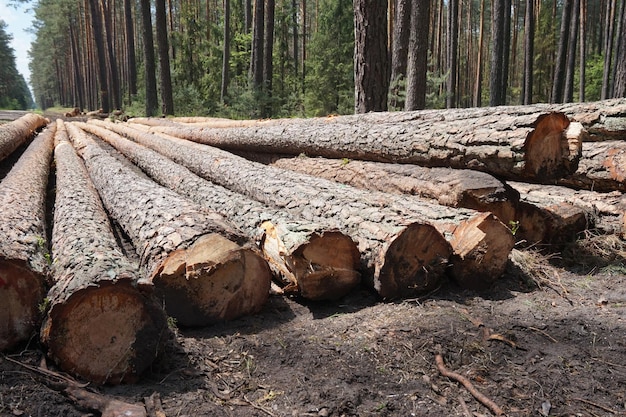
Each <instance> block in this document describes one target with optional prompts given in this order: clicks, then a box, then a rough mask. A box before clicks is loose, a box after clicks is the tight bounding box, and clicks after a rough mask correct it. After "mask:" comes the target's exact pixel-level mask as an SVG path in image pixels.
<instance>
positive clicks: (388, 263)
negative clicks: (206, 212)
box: [129, 131, 451, 299]
mask: <svg viewBox="0 0 626 417" xmlns="http://www.w3.org/2000/svg"><path fill="white" fill-rule="evenodd" d="M129 137H131V138H132V139H133V140H135V141H137V142H138V143H141V144H143V145H146V146H148V147H151V148H153V149H155V150H157V151H158V152H159V153H161V154H163V155H165V156H167V157H168V158H171V159H172V160H174V161H176V162H178V163H180V164H181V165H184V166H186V167H187V168H188V169H189V170H191V171H192V172H194V173H196V174H197V175H198V176H200V177H202V178H205V179H208V180H213V182H215V183H218V184H220V185H222V186H224V187H226V188H229V189H231V190H233V191H235V192H241V193H242V194H244V195H246V196H248V197H250V198H253V199H255V200H257V201H260V202H262V203H264V204H267V205H270V206H273V207H276V208H278V209H281V210H288V211H291V212H292V213H293V214H294V215H295V216H298V217H300V218H303V219H305V220H307V221H312V222H316V223H317V222H328V223H329V224H331V225H333V226H334V227H336V228H337V229H339V230H341V231H342V232H343V233H345V234H347V235H349V236H351V237H352V238H353V239H354V240H355V241H356V242H357V244H358V248H359V251H360V252H361V260H362V270H363V277H364V281H365V283H366V284H368V285H369V286H370V287H371V288H374V289H375V290H376V291H377V293H378V294H379V295H380V296H381V297H382V298H384V299H394V298H403V297H411V296H414V295H417V294H423V293H425V292H429V291H431V290H432V289H434V288H437V286H438V285H439V284H440V280H441V278H442V277H443V275H444V270H445V268H446V264H447V260H448V258H449V256H450V253H451V248H450V245H449V243H448V242H447V241H446V240H445V238H444V237H443V236H442V235H441V233H439V232H438V231H437V230H436V229H435V228H434V227H433V226H431V225H429V224H426V223H424V222H423V221H422V220H417V219H415V218H409V217H408V216H401V215H398V214H397V213H396V212H393V211H391V210H389V209H387V208H386V207H385V204H384V203H381V202H368V201H362V200H357V199H353V198H351V197H350V196H349V195H348V194H346V193H345V192H341V193H335V194H333V195H332V196H331V195H330V194H329V193H328V192H327V191H325V190H322V189H319V190H318V189H315V190H313V191H311V189H310V187H305V186H302V185H301V184H299V183H298V181H297V180H294V178H293V177H289V178H283V177H282V170H280V171H272V170H270V171H268V170H267V167H264V166H262V165H261V164H255V163H253V162H249V161H246V160H245V159H243V158H239V157H236V156H235V155H232V154H230V153H228V152H224V151H220V150H218V149H214V148H208V147H205V146H203V145H198V144H194V143H191V142H187V141H184V140H180V139H177V138H170V139H168V138H165V137H162V136H160V135H154V134H151V133H144V132H140V131H136V132H135V133H134V134H132V135H130V134H129ZM205 151H212V152H217V153H218V154H219V155H221V156H220V157H219V158H215V157H214V154H213V153H208V154H205ZM218 159H219V161H221V162H222V163H223V164H222V166H221V168H219V167H218V166H219V165H220V164H218ZM213 164H215V166H213ZM214 168H219V169H217V170H215V169H214ZM274 170H277V168H275V169H274Z"/></svg>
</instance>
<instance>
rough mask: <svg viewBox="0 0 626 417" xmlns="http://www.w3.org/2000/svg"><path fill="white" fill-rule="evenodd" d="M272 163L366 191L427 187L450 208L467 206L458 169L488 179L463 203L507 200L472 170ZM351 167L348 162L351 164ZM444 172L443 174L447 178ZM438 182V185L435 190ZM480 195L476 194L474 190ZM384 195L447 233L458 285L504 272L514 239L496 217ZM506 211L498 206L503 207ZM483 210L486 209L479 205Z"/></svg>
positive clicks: (332, 162)
mask: <svg viewBox="0 0 626 417" xmlns="http://www.w3.org/2000/svg"><path fill="white" fill-rule="evenodd" d="M326 162H328V163H326ZM346 162H347V163H346ZM273 165H274V166H278V167H280V168H285V169H290V170H293V171H298V172H302V173H305V174H309V175H314V176H316V177H321V178H325V179H329V180H333V181H337V182H341V183H344V184H348V185H351V186H355V187H358V188H360V189H363V188H364V189H367V190H376V191H383V192H392V193H396V194H417V195H420V194H421V195H423V194H422V193H419V192H417V193H416V190H417V189H419V187H420V186H424V188H427V189H430V191H426V194H427V197H428V198H431V199H432V198H437V199H440V200H442V201H443V202H444V203H445V205H447V206H451V207H458V206H461V207H466V206H464V205H463V204H460V203H461V199H462V197H461V195H462V194H463V190H462V188H463V187H462V186H461V185H460V184H459V182H460V181H459V177H460V176H462V175H463V172H465V173H466V174H465V175H467V177H468V178H470V177H471V176H472V175H474V173H475V175H474V179H475V180H476V179H479V178H480V177H482V178H484V179H486V180H487V181H485V183H484V185H483V187H484V188H483V189H482V190H483V191H482V192H483V193H487V194H488V195H489V194H490V195H491V196H490V197H487V198H482V199H481V198H476V197H475V196H467V200H468V205H469V204H472V205H475V206H478V207H476V208H477V209H480V208H481V207H485V205H487V203H486V202H485V201H486V200H489V199H493V200H500V201H499V202H500V203H503V202H504V201H506V198H505V197H503V196H504V195H505V193H506V192H507V190H506V188H505V187H504V185H503V184H502V183H501V182H499V181H497V180H496V179H495V178H493V177H491V176H489V175H487V174H484V173H481V172H475V171H467V170H466V171H454V170H447V169H444V168H440V169H434V170H435V172H432V171H430V169H428V168H421V167H415V166H410V165H406V164H404V165H399V164H385V163H376V162H365V161H352V162H349V161H345V160H329V159H322V158H295V159H291V160H287V159H282V160H280V161H276V162H275V163H274V164H273ZM350 165H352V166H351V167H350ZM420 173H421V174H422V175H421V176H420ZM414 174H415V175H414ZM437 174H440V175H442V178H440V179H438V180H435V179H434V177H435V176H437ZM443 175H448V179H447V181H446V179H445V178H444V177H443ZM450 177H455V178H454V179H453V178H450ZM485 177H486V178H485ZM304 178H305V179H306V178H307V177H304ZM470 182H471V181H468V182H467V183H466V184H465V185H466V186H469V183H470ZM479 182H480V180H478V181H476V182H474V183H473V184H474V187H475V188H476V185H477V184H478V183H479ZM311 185H314V184H311ZM412 186H414V187H416V188H413V187H412ZM438 186H439V187H441V188H440V189H437V187H438ZM486 190H491V191H486ZM356 191H359V190H356ZM356 191H351V194H352V195H353V196H354V197H357V198H362V199H367V198H368V197H371V196H368V195H367V194H366V193H363V194H361V193H357V192H356ZM498 192H499V193H500V194H501V196H500V197H497V194H498ZM479 193H481V192H480V191H479V192H478V193H477V194H479ZM455 194H456V196H455ZM467 194H469V193H467ZM510 194H515V193H510ZM513 197H515V196H513ZM383 198H384V197H383ZM389 198H390V200H391V201H392V204H393V205H394V207H395V206H397V207H399V208H401V209H402V210H404V211H406V212H407V213H411V214H412V215H416V216H419V217H421V218H424V219H427V220H428V221H429V222H432V223H433V224H434V225H435V226H436V227H437V228H438V229H439V230H440V231H441V232H442V233H445V234H449V240H450V242H451V243H452V250H453V257H452V260H451V262H452V264H453V267H452V272H453V277H454V278H455V279H456V280H457V281H458V282H459V283H462V284H463V285H465V286H468V287H470V286H471V287H481V286H482V287H484V286H486V285H488V284H489V283H491V282H492V281H493V280H494V279H495V278H497V277H499V276H500V275H502V273H503V272H504V268H505V266H506V263H507V257H508V254H509V252H510V251H511V249H512V248H513V244H514V240H513V237H512V235H511V232H510V231H509V230H508V229H507V228H506V227H505V226H504V224H502V222H501V221H499V220H498V219H496V218H494V217H493V216H491V215H484V214H479V213H477V212H474V211H473V210H461V209H457V210H452V209H448V208H444V207H441V206H438V205H435V204H432V203H430V202H427V201H425V200H422V199H409V200H407V199H405V198H401V197H400V198H397V197H395V196H393V197H391V196H390V197H389ZM481 200H482V201H481ZM407 203H408V204H407ZM513 203H515V202H513ZM502 205H503V206H504V204H502ZM505 209H506V208H504V207H503V210H505ZM514 209H515V205H511V206H510V210H513V211H514ZM482 211H486V210H484V209H483V210H482ZM485 259H488V260H489V262H485ZM477 276H481V277H482V278H481V279H482V280H484V282H482V283H481V279H477V278H476V277H477Z"/></svg>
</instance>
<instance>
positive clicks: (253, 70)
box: [250, 0, 265, 89]
mask: <svg viewBox="0 0 626 417" xmlns="http://www.w3.org/2000/svg"><path fill="white" fill-rule="evenodd" d="M264 15H265V7H264V4H263V0H255V2H254V26H253V28H252V48H251V51H252V56H251V58H250V77H251V79H252V86H253V87H254V88H255V89H259V88H261V86H262V85H263V62H264V61H263V33H264V29H263V27H264V24H265V18H264Z"/></svg>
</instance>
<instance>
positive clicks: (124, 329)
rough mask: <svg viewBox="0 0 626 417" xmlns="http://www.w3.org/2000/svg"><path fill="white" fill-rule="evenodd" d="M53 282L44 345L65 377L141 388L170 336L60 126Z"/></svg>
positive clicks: (53, 234) (58, 131)
mask: <svg viewBox="0 0 626 417" xmlns="http://www.w3.org/2000/svg"><path fill="white" fill-rule="evenodd" d="M55 164H56V170H57V172H56V198H55V211H54V227H53V231H52V258H53V262H52V276H53V279H54V282H55V285H54V286H53V287H52V288H51V290H50V292H49V293H48V307H49V308H48V311H47V316H46V319H45V320H44V324H43V326H42V329H41V339H42V341H43V343H44V344H46V345H47V346H48V355H49V356H50V357H51V358H53V359H54V361H55V362H56V363H57V364H58V365H59V366H60V367H61V368H62V369H64V370H65V371H67V372H70V373H72V374H74V375H78V376H80V377H81V378H84V379H86V380H88V381H90V382H94V383H96V384H104V383H112V384H118V383H121V382H124V381H126V382H132V381H135V380H136V379H137V378H138V376H139V375H140V374H141V373H142V372H143V371H145V370H146V369H147V368H148V367H149V366H150V365H151V364H152V362H153V361H154V359H155V358H156V356H157V354H158V352H159V350H160V347H161V345H162V342H163V341H164V340H165V338H164V336H165V334H166V332H167V320H166V317H165V313H164V312H163V310H162V309H161V308H160V306H159V304H158V302H157V301H156V299H154V298H153V296H152V294H151V293H152V289H153V288H152V286H151V285H150V284H149V283H141V282H139V279H138V276H139V271H138V269H137V266H136V265H133V264H132V263H131V262H130V261H129V260H128V259H127V258H126V256H124V254H123V253H122V251H121V249H120V248H119V246H118V244H117V242H116V240H115V236H114V234H113V231H112V229H111V227H110V224H109V219H108V217H107V215H106V213H105V211H104V208H103V207H102V203H101V202H100V197H99V196H98V192H97V191H96V189H95V188H94V186H93V184H92V183H91V180H90V179H89V175H88V173H87V171H86V169H85V167H84V165H83V164H82V162H81V160H80V158H79V157H78V155H76V152H75V151H74V149H73V148H72V146H71V145H70V143H69V142H68V138H67V133H66V131H65V127H64V124H63V122H62V121H61V120H58V122H57V134H56V146H55Z"/></svg>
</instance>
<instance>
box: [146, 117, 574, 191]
mask: <svg viewBox="0 0 626 417" xmlns="http://www.w3.org/2000/svg"><path fill="white" fill-rule="evenodd" d="M342 117H343V116H339V117H334V118H329V119H328V118H327V119H288V120H282V121H280V122H278V121H276V122H273V123H271V124H268V125H266V126H265V125H264V126H263V127H242V128H228V129H226V128H222V129H218V128H202V127H189V126H184V125H182V124H177V126H155V127H153V129H154V130H155V131H159V132H163V133H168V134H171V135H174V136H177V137H180V138H183V139H188V140H192V141H196V142H199V143H203V144H208V145H212V146H217V147H220V148H224V149H228V150H235V151H251V152H276V151H277V150H280V152H281V153H288V154H291V155H299V154H301V153H304V154H306V155H309V156H324V157H328V158H350V159H365V160H371V161H381V162H400V163H414V164H417V165H424V166H445V167H452V168H470V169H475V170H479V171H484V172H488V173H491V174H493V175H495V176H498V177H501V178H513V179H515V178H517V179H520V178H524V179H531V180H533V181H538V182H541V181H547V180H550V179H554V178H559V177H562V176H564V175H566V174H569V173H572V172H574V171H575V170H576V167H577V163H578V158H579V156H580V147H581V143H582V140H583V137H584V136H585V131H584V130H583V129H582V125H580V124H579V123H570V121H569V119H568V118H567V117H566V116H565V115H563V114H562V113H542V114H531V115H523V116H511V117H503V116H502V115H498V116H493V115H492V116H484V117H478V118H467V119H460V120H445V121H441V120H417V121H415V120H413V121H406V122H403V123H397V122H386V121H384V119H383V120H381V121H380V122H378V123H358V124H354V123H347V122H340V121H337V119H341V118H342ZM362 117H365V116H362ZM373 117H376V118H380V117H382V116H380V115H376V116H373ZM390 117H392V116H390ZM392 118H393V117H392ZM169 123H174V122H169Z"/></svg>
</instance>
